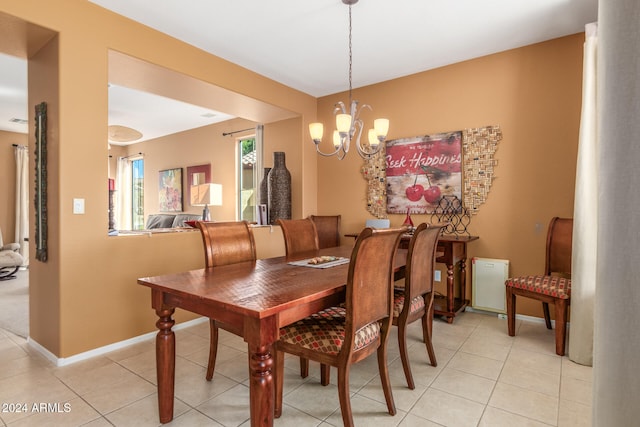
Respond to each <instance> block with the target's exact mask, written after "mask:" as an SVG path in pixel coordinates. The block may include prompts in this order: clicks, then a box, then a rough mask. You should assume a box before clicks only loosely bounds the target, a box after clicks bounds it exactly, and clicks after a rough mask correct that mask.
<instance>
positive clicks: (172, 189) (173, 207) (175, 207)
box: [158, 168, 182, 212]
mask: <svg viewBox="0 0 640 427" xmlns="http://www.w3.org/2000/svg"><path fill="white" fill-rule="evenodd" d="M159 174H160V177H159V178H160V181H159V182H158V189H159V194H158V204H159V210H160V212H182V168H175V169H167V170H163V171H160V172H159Z"/></svg>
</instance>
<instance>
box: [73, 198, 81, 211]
mask: <svg viewBox="0 0 640 427" xmlns="http://www.w3.org/2000/svg"><path fill="white" fill-rule="evenodd" d="M73 213H74V214H84V199H73Z"/></svg>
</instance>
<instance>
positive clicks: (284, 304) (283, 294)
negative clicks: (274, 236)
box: [138, 245, 407, 426]
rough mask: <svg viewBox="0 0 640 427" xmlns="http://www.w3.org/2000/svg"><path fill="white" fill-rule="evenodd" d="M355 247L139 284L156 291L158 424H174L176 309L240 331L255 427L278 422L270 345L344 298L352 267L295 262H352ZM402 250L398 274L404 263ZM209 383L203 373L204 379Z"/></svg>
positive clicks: (153, 300)
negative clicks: (289, 327) (287, 328)
mask: <svg viewBox="0 0 640 427" xmlns="http://www.w3.org/2000/svg"><path fill="white" fill-rule="evenodd" d="M352 249H353V246H352V245H347V246H340V247H334V248H326V249H322V250H320V251H319V252H314V253H306V254H301V255H299V256H297V257H296V258H286V257H276V258H268V259H260V260H256V261H252V262H243V263H238V264H232V265H225V266H218V267H212V268H205V269H199V270H192V271H186V272H181V273H175V274H166V275H162V276H155V277H143V278H139V279H138V284H140V285H143V286H147V287H149V288H151V305H152V308H153V309H154V310H155V312H156V314H157V316H158V321H157V322H156V326H157V328H158V334H157V336H156V369H157V376H158V378H157V379H158V408H159V415H160V422H161V423H168V422H170V421H171V420H172V419H173V400H174V384H175V348H176V343H175V334H174V332H173V331H172V329H171V328H172V327H173V325H174V324H175V321H174V320H173V318H172V316H173V314H174V312H175V309H176V308H181V309H184V310H188V311H191V312H194V313H197V314H200V315H202V316H205V317H208V318H210V319H214V320H216V321H220V322H223V323H227V324H231V325H235V326H238V327H239V328H240V330H242V331H243V338H244V340H245V342H246V343H247V349H248V354H249V363H248V364H249V397H250V408H249V411H250V416H251V425H252V426H272V425H273V417H274V378H273V374H274V373H273V369H274V366H273V354H272V348H273V344H274V343H275V342H276V340H278V338H279V329H280V328H281V327H283V326H286V325H289V324H291V323H293V322H296V321H298V320H300V319H303V318H305V317H307V316H309V315H311V314H313V313H315V312H317V311H320V310H322V309H324V308H327V307H330V306H334V305H337V304H339V303H341V302H343V301H344V298H345V288H346V282H347V275H348V270H349V263H348V262H347V263H345V264H342V265H338V266H334V267H329V268H312V267H309V266H305V265H303V266H301V265H292V264H290V262H291V261H294V260H300V259H306V258H311V257H314V256H319V255H328V256H336V257H345V258H349V257H350V256H351V251H352ZM406 255H407V251H406V250H404V249H399V250H398V252H397V254H396V257H395V268H396V270H398V269H401V268H402V267H403V266H404V265H405V264H406ZM203 381H204V375H203Z"/></svg>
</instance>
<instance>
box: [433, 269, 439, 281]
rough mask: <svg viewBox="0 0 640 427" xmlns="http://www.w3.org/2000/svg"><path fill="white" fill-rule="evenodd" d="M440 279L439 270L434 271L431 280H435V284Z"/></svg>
mask: <svg viewBox="0 0 640 427" xmlns="http://www.w3.org/2000/svg"><path fill="white" fill-rule="evenodd" d="M440 279H441V277H440V270H435V271H434V272H433V280H435V281H436V282H439V281H440Z"/></svg>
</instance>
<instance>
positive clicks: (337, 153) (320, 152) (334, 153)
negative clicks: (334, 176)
mask: <svg viewBox="0 0 640 427" xmlns="http://www.w3.org/2000/svg"><path fill="white" fill-rule="evenodd" d="M340 151H344V150H343V149H342V144H340V146H339V147H338V148H336V149H335V150H334V151H333V152H331V153H323V152H322V151H320V147H319V146H318V144H316V153H318V154H320V155H321V156H324V157H331V156H335V155H338V158H340V155H339V153H340ZM342 157H344V154H343V155H342Z"/></svg>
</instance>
